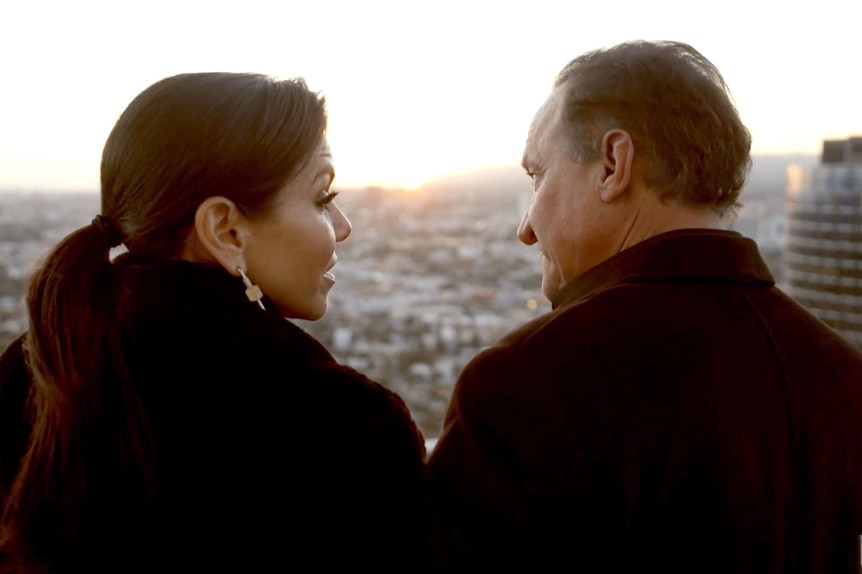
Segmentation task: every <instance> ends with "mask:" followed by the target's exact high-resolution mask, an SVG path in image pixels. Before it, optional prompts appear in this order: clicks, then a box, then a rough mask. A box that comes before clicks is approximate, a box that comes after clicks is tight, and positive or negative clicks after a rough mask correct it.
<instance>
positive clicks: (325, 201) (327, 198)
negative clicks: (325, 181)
mask: <svg viewBox="0 0 862 574" xmlns="http://www.w3.org/2000/svg"><path fill="white" fill-rule="evenodd" d="M336 195H338V192H337V191H329V192H327V193H326V195H324V196H323V197H322V198H320V199H318V200H317V201H316V202H315V203H316V204H317V207H319V208H321V209H324V208H326V206H327V205H329V204H330V203H332V200H334V199H335V196H336Z"/></svg>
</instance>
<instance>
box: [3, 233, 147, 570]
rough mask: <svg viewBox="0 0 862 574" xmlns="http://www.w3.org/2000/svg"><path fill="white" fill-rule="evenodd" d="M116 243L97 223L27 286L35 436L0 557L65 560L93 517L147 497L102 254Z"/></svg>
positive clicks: (132, 398) (117, 292) (113, 290)
mask: <svg viewBox="0 0 862 574" xmlns="http://www.w3.org/2000/svg"><path fill="white" fill-rule="evenodd" d="M120 241H121V235H120V234H119V232H118V231H117V228H116V227H113V228H112V227H110V225H109V221H108V220H106V219H105V218H103V217H102V216H99V217H97V218H96V219H95V220H94V221H93V224H92V225H89V226H86V227H83V228H81V229H79V230H78V231H76V232H74V233H72V234H71V235H69V236H68V237H67V238H66V239H64V240H63V241H62V242H60V243H59V244H58V245H57V246H56V247H55V248H54V249H53V250H52V251H51V252H50V253H49V254H48V256H47V257H46V259H45V260H44V262H43V263H42V265H41V267H40V268H39V269H38V270H37V271H36V272H35V274H34V275H33V277H32V279H31V281H30V284H29V287H28V292H27V309H28V313H29V320H30V328H29V331H28V333H27V336H26V337H25V342H24V350H25V356H26V359H27V365H28V367H29V370H30V373H31V377H32V380H33V386H32V389H31V394H30V400H31V407H32V416H33V430H32V435H31V437H30V442H29V445H28V448H27V451H26V454H25V455H24V457H23V460H22V461H21V466H20V469H19V472H18V475H17V477H16V479H15V481H14V483H13V485H12V488H11V492H10V494H9V498H8V500H7V503H6V508H5V509H4V512H3V517H2V523H0V553H2V552H6V553H8V554H10V555H13V556H22V555H26V554H33V555H35V556H46V555H52V556H56V557H61V556H64V555H67V556H70V555H71V554H74V553H75V551H76V550H77V549H78V548H79V547H80V546H81V545H82V544H83V545H84V546H86V545H88V544H89V542H88V540H89V541H90V542H95V541H92V540H91V539H90V536H91V535H92V534H95V533H94V532H90V526H92V525H93V524H103V522H104V519H105V516H100V515H99V509H105V510H108V511H110V512H111V514H112V515H113V513H115V512H117V513H119V512H120V509H121V508H123V507H125V508H126V509H128V506H129V502H128V500H129V495H130V494H133V492H134V491H137V495H134V496H132V498H131V500H137V501H142V500H143V501H145V502H144V504H146V501H147V500H150V499H151V498H152V495H153V485H152V474H153V468H152V465H153V449H152V441H151V437H150V436H149V434H150V433H149V430H148V425H147V423H146V418H145V416H144V412H143V408H142V405H141V402H140V399H139V397H138V395H137V393H136V392H135V389H134V387H133V385H132V381H131V380H130V377H129V375H128V369H127V366H126V361H125V357H124V353H123V348H122V344H121V336H120V332H119V330H118V328H117V325H118V322H119V321H118V319H119V317H121V316H122V315H123V307H124V304H123V302H124V301H125V300H127V296H126V294H125V293H124V292H123V289H124V288H123V287H122V286H121V282H120V281H118V280H117V279H118V278H117V274H118V272H119V271H118V269H117V266H115V265H113V264H112V263H111V260H110V258H109V249H110V247H111V246H112V245H114V244H118V243H119V242H120ZM117 481H119V483H118V482H117ZM134 483H137V484H134ZM129 489H131V491H129ZM123 491H125V492H124V495H123V497H117V496H113V498H117V499H116V500H112V499H110V498H112V495H111V494H108V493H118V492H123ZM105 497H108V499H106V498H105Z"/></svg>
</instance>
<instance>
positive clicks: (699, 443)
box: [428, 41, 862, 574]
mask: <svg viewBox="0 0 862 574" xmlns="http://www.w3.org/2000/svg"><path fill="white" fill-rule="evenodd" d="M750 143H751V138H750V135H749V132H748V130H747V129H746V128H745V126H744V125H743V124H742V122H741V121H740V119H739V116H738V113H737V111H736V109H735V107H734V104H733V102H732V99H731V97H730V94H729V92H728V89H727V87H726V85H725V83H724V80H723V78H722V76H721V74H720V73H719V71H718V70H717V69H716V68H715V67H714V66H713V64H711V63H710V62H709V61H708V60H707V59H706V58H704V57H703V56H702V55H701V54H700V53H699V52H697V51H696V50H695V49H693V48H692V47H690V46H688V45H686V44H682V43H678V42H640V41H638V42H628V43H624V44H621V45H618V46H615V47H612V48H609V49H602V50H597V51H593V52H589V53H587V54H584V55H582V56H580V57H578V58H576V59H575V60H573V61H572V62H571V63H570V64H568V65H567V66H566V67H565V68H564V69H563V70H562V72H561V73H560V74H559V76H558V77H557V79H556V82H555V84H554V89H553V91H552V93H551V95H550V96H549V98H548V99H547V101H546V102H545V103H544V105H543V106H542V107H541V108H540V109H539V111H538V113H537V114H536V116H535V119H534V121H533V124H532V126H531V127H530V131H529V134H528V137H527V143H526V148H525V150H524V159H523V165H524V168H525V170H526V171H527V174H528V175H529V176H530V177H531V178H532V185H533V194H532V200H531V202H530V205H529V207H528V208H527V211H526V213H525V214H524V217H523V220H522V222H521V225H520V228H519V230H518V237H519V239H520V240H521V241H523V242H524V243H526V244H528V245H533V244H535V245H536V246H537V247H538V250H539V265H540V267H541V271H542V290H543V292H544V294H545V295H546V296H547V297H548V298H549V299H550V300H551V302H552V304H553V310H552V311H551V312H550V313H548V314H546V315H544V316H542V317H540V318H538V319H536V320H534V321H532V322H530V323H528V324H527V325H525V326H523V327H521V328H520V329H518V330H516V331H514V332H513V333H510V334H509V335H507V336H506V337H504V338H503V339H502V340H501V341H499V342H498V343H497V344H496V345H494V346H493V347H491V348H489V349H486V350H485V351H483V352H482V353H481V354H479V355H478V356H477V357H476V358H475V359H474V360H473V361H472V362H471V363H470V364H469V365H468V366H467V367H466V368H465V369H464V372H463V373H462V374H461V377H460V378H459V381H458V383H457V385H456V387H455V390H454V393H453V396H452V399H451V402H450V405H449V410H448V412H447V415H446V420H445V427H444V431H443V433H442V436H441V437H440V440H439V442H438V443H437V446H436V448H435V450H434V451H433V453H432V455H431V457H430V459H429V462H428V472H429V483H430V489H431V493H432V500H431V502H432V506H433V510H434V514H435V525H434V528H435V546H436V550H437V553H438V556H439V557H440V564H439V566H440V569H441V570H443V571H458V572H552V571H553V572H557V571H560V572H563V571H565V572H575V571H577V572H580V571H586V572H594V571H600V572H626V573H631V572H652V571H657V572H663V573H668V572H697V573H711V572H722V573H726V572H734V573H736V572H758V573H761V572H774V573H779V572H780V573H796V572H830V573H831V572H854V573H855V574H858V573H859V565H860V556H859V544H860V539H859V535H860V515H862V511H860V510H862V508H860V507H862V504H860V493H862V354H860V353H859V352H858V351H857V350H856V349H854V348H853V347H851V346H850V345H849V344H848V343H847V342H846V341H844V340H843V339H842V338H840V337H839V336H838V335H837V334H836V333H835V332H834V331H833V330H831V329H830V328H828V327H827V326H825V325H824V324H823V323H821V322H820V321H818V320H817V319H815V318H814V317H813V316H812V315H810V314H809V313H807V312H806V311H805V310H804V309H802V308H801V307H800V306H799V305H797V304H796V303H795V302H794V301H792V300H791V299H790V298H788V297H787V296H785V295H784V294H783V293H782V292H781V291H779V290H778V289H776V288H775V286H774V280H773V278H772V276H771V275H770V273H769V270H768V269H767V267H766V265H765V264H764V262H763V260H762V259H761V257H760V255H759V253H758V250H757V247H756V245H755V243H754V242H753V241H752V240H750V239H746V238H744V237H742V236H741V235H739V234H737V233H735V232H731V231H727V230H725V228H726V226H727V224H728V222H729V221H730V220H731V219H732V217H733V215H734V210H735V209H737V208H738V205H739V203H738V196H739V192H740V189H741V188H742V186H743V183H744V180H745V177H746V175H747V173H748V170H749V168H750V163H751V160H750V157H749V149H750Z"/></svg>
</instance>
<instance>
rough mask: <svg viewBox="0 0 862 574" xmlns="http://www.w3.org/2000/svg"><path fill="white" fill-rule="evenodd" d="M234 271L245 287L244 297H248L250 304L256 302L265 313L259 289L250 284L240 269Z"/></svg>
mask: <svg viewBox="0 0 862 574" xmlns="http://www.w3.org/2000/svg"><path fill="white" fill-rule="evenodd" d="M236 270H237V271H238V272H239V276H240V277H241V278H242V282H243V285H245V287H246V289H245V296H246V297H248V300H249V301H251V302H252V303H255V302H257V304H258V305H259V306H260V308H261V309H263V310H264V311H266V307H264V306H263V301H261V299H262V298H263V291H261V290H260V287H258V286H257V285H255V284H254V283H252V282H251V279H249V278H248V275H246V274H245V271H244V270H243V268H242V267H237V268H236Z"/></svg>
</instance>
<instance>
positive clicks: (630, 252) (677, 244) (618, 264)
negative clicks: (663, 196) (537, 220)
mask: <svg viewBox="0 0 862 574" xmlns="http://www.w3.org/2000/svg"><path fill="white" fill-rule="evenodd" d="M668 279H705V280H713V281H715V280H719V281H728V282H735V283H749V284H750V283H763V284H766V285H774V284H775V279H774V278H773V277H772V274H771V273H770V272H769V268H768V267H767V266H766V263H765V262H764V261H763V258H762V257H761V256H760V252H759V251H758V249H757V244H756V243H755V242H754V240H752V239H749V238H747V237H743V236H742V235H740V234H739V233H737V232H735V231H722V230H715V229H679V230H676V231H669V232H667V233H662V234H660V235H656V236H655V237H651V238H650V239H647V240H645V241H642V242H641V243H638V244H637V245H634V246H632V247H630V248H628V249H626V250H625V251H621V252H620V253H618V254H617V255H614V256H613V257H611V258H610V259H606V260H605V261H603V262H602V263H599V264H598V265H596V266H595V267H593V268H592V269H590V270H589V271H587V272H586V273H584V274H583V275H581V276H580V277H578V278H576V279H574V280H573V281H571V282H570V283H568V284H567V285H565V286H564V287H563V288H562V289H560V291H559V292H557V294H556V296H555V297H554V298H553V300H552V301H551V303H552V305H553V307H554V308H555V309H556V308H558V307H561V306H564V305H569V304H571V303H575V302H577V301H580V300H582V299H585V298H587V297H589V296H591V295H593V294H595V293H597V292H599V291H603V290H605V289H607V288H609V287H612V286H614V285H618V284H621V283H647V282H652V281H665V280H668Z"/></svg>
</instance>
